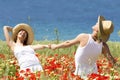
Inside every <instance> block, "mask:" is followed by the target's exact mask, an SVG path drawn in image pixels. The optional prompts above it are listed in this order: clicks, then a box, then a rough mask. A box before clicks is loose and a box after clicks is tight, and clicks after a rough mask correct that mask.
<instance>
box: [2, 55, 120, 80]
mask: <svg viewBox="0 0 120 80" xmlns="http://www.w3.org/2000/svg"><path fill="white" fill-rule="evenodd" d="M36 56H37V57H38V58H39V60H40V62H41V64H42V66H43V69H44V71H42V72H36V73H31V72H30V70H29V69H26V71H20V72H19V66H18V63H17V60H16V58H15V57H14V56H13V55H10V56H9V59H8V58H6V55H4V54H0V80H24V79H26V80H83V79H82V78H80V77H79V76H75V75H74V74H73V72H74V70H75V64H74V57H73V56H68V55H66V54H65V55H58V54H54V55H52V56H50V55H49V56H46V55H43V54H42V55H40V54H39V53H36ZM116 60H117V59H116ZM97 66H98V71H99V73H98V74H94V73H93V74H91V75H88V78H87V80H93V79H94V80H120V73H119V71H120V70H118V69H117V68H118V67H115V68H112V67H111V64H110V63H108V61H107V60H106V59H105V58H104V57H100V58H99V59H98V61H97ZM20 74H21V75H22V76H21V75H20Z"/></svg>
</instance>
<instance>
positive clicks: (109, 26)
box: [98, 16, 114, 42]
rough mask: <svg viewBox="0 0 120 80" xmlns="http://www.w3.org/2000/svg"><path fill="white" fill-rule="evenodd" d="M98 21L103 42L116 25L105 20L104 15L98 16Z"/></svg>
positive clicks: (100, 37)
mask: <svg viewBox="0 0 120 80" xmlns="http://www.w3.org/2000/svg"><path fill="white" fill-rule="evenodd" d="M98 23H99V39H101V40H102V41H103V42H107V41H108V39H109V37H110V34H111V33H112V32H113V30H114V25H113V23H112V21H110V20H105V18H104V17H103V16H99V17H98Z"/></svg>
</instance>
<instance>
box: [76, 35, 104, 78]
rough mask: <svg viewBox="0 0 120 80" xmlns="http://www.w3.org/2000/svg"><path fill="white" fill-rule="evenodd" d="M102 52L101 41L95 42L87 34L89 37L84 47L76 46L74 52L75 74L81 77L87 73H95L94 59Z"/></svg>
mask: <svg viewBox="0 0 120 80" xmlns="http://www.w3.org/2000/svg"><path fill="white" fill-rule="evenodd" d="M101 52H102V42H101V43H97V42H95V41H94V40H93V38H92V36H91V35H90V34H89V39H88V42H87V44H86V45H85V46H84V47H80V46H79V47H78V49H77V51H76V54H75V66H76V70H75V73H74V74H75V75H80V76H81V77H82V78H84V77H86V76H87V75H88V74H91V73H97V72H98V71H97V65H96V61H97V59H98V56H99V55H100V53H101Z"/></svg>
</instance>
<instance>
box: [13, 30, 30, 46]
mask: <svg viewBox="0 0 120 80" xmlns="http://www.w3.org/2000/svg"><path fill="white" fill-rule="evenodd" d="M21 30H24V29H21ZM21 30H19V31H18V33H19V32H20V31H21ZM24 31H25V32H26V33H27V36H26V38H25V40H24V42H23V45H28V44H27V41H28V32H27V31H26V30H24ZM18 33H17V34H18ZM16 40H17V36H16V37H15V39H14V41H15V42H16Z"/></svg>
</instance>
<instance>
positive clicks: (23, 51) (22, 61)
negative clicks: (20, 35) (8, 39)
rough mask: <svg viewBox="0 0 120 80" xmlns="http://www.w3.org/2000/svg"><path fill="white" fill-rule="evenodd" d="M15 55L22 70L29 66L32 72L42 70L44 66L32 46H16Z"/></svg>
mask: <svg viewBox="0 0 120 80" xmlns="http://www.w3.org/2000/svg"><path fill="white" fill-rule="evenodd" d="M14 55H15V57H16V58H17V60H18V63H19V65H20V70H26V69H27V68H29V69H30V70H31V72H36V71H41V70H43V69H42V66H41V64H40V63H39V60H38V58H37V57H36V55H35V51H34V50H33V49H32V48H31V47H30V46H15V48H14Z"/></svg>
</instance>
